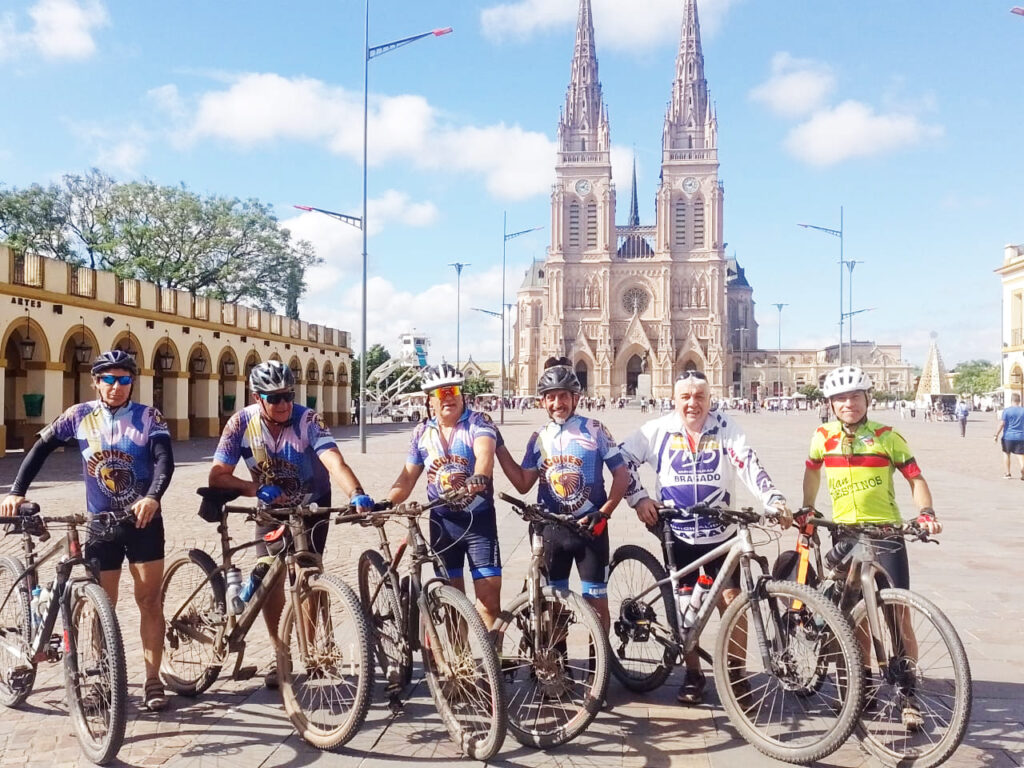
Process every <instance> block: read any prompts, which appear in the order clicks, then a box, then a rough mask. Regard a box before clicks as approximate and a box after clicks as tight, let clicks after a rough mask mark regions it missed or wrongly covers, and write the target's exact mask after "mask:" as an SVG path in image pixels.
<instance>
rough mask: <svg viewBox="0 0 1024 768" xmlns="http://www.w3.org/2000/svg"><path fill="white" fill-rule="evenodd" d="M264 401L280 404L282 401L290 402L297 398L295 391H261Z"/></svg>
mask: <svg viewBox="0 0 1024 768" xmlns="http://www.w3.org/2000/svg"><path fill="white" fill-rule="evenodd" d="M259 394H260V397H261V398H262V399H263V402H265V403H270V404H271V405H278V404H279V403H281V402H285V403H290V402H292V401H293V400H294V399H295V393H294V392H260V393H259Z"/></svg>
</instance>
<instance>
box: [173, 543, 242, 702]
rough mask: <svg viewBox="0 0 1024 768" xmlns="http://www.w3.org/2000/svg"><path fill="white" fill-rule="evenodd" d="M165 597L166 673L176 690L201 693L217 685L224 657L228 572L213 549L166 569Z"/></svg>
mask: <svg viewBox="0 0 1024 768" xmlns="http://www.w3.org/2000/svg"><path fill="white" fill-rule="evenodd" d="M160 598H161V601H162V605H163V612H164V618H165V619H166V622H167V626H166V628H165V629H164V653H163V658H162V659H161V662H160V677H161V678H162V679H163V681H164V684H166V685H167V687H168V688H170V689H171V690H172V691H174V692H175V693H179V694H181V695H183V696H197V695H199V694H200V693H202V692H203V691H205V690H206V689H207V688H209V687H210V686H211V685H213V682H214V680H216V679H217V675H219V674H220V668H221V665H222V664H223V662H224V656H223V649H222V647H221V646H220V639H221V636H222V634H223V632H224V625H225V624H226V623H227V603H226V600H225V598H224V577H223V576H222V575H221V574H219V573H217V566H216V564H215V563H214V562H213V559H212V558H211V557H210V556H209V555H208V554H206V553H205V552H203V551H201V550H192V551H191V552H189V553H188V554H187V555H182V556H181V557H178V558H175V559H174V560H173V561H171V563H170V564H169V565H168V566H167V568H166V569H165V570H164V580H163V584H161V586H160Z"/></svg>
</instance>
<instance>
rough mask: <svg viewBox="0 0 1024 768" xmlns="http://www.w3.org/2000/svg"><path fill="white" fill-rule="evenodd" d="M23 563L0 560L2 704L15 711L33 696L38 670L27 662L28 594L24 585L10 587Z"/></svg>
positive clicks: (0, 681) (29, 624)
mask: <svg viewBox="0 0 1024 768" xmlns="http://www.w3.org/2000/svg"><path fill="white" fill-rule="evenodd" d="M22 570H23V567H22V565H21V563H20V562H19V561H18V560H17V559H15V558H13V557H7V556H4V557H0V599H3V597H4V595H6V594H7V593H8V592H10V597H8V598H7V601H6V602H5V603H3V605H0V704H3V705H4V706H5V707H16V706H18V705H19V704H21V702H23V701H24V700H25V698H26V697H27V696H28V695H29V693H31V692H32V686H33V685H34V684H35V679H36V667H35V664H32V663H30V662H29V661H28V652H29V651H28V645H29V642H30V641H31V639H32V624H31V621H32V620H31V617H30V615H29V598H28V591H27V590H26V589H25V588H24V587H23V586H22V585H24V583H25V582H24V581H23V582H21V585H19V586H18V587H17V588H15V589H14V591H11V587H12V586H14V583H15V582H16V581H17V579H18V575H19V574H20V573H21V572H22Z"/></svg>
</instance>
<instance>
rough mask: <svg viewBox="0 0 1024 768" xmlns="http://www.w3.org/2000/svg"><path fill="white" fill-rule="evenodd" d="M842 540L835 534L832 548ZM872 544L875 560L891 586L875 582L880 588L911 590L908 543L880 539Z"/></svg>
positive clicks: (899, 540) (897, 539)
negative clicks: (890, 587)
mask: <svg viewBox="0 0 1024 768" xmlns="http://www.w3.org/2000/svg"><path fill="white" fill-rule="evenodd" d="M841 538H843V536H842V534H840V533H835V534H833V535H832V546H835V545H836V543H837V542H838V541H839V539H841ZM871 543H872V545H873V546H874V548H875V558H876V559H877V560H878V564H879V565H880V566H882V569H883V570H884V571H885V572H886V574H887V575H888V576H889V582H890V583H889V584H886V583H885V582H884V581H883V580H882V579H881V578H877V579H876V580H875V581H876V582H877V584H878V586H879V588H884V587H888V586H892V587H897V588H899V589H910V561H909V560H908V559H907V542H906V541H904V540H903V539H902V538H892V539H882V538H879V539H871Z"/></svg>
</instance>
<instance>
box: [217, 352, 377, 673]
mask: <svg viewBox="0 0 1024 768" xmlns="http://www.w3.org/2000/svg"><path fill="white" fill-rule="evenodd" d="M249 388H250V389H251V390H252V400H253V402H252V404H251V405H248V406H246V407H245V408H243V409H242V410H240V411H238V412H236V413H235V414H234V415H232V417H231V418H230V419H228V423H227V424H225V425H224V432H223V434H222V435H221V438H220V442H219V443H218V444H217V450H216V451H215V452H214V454H213V466H212V467H211V468H210V478H209V484H210V487H211V488H221V489H224V490H232V491H238V492H239V493H241V495H243V496H255V497H256V498H258V499H259V500H260V501H261V502H263V503H264V504H267V505H269V506H271V507H289V506H295V505H298V504H317V505H319V506H321V507H329V506H331V481H332V480H333V481H334V482H335V484H337V485H338V486H340V488H341V490H342V491H344V493H345V498H346V499H347V500H348V501H349V503H351V504H354V505H355V506H356V507H358V508H359V509H363V510H364V511H365V510H368V509H370V508H372V507H373V500H372V499H371V498H370V497H369V496H367V495H366V493H364V492H363V489H362V487H361V485H360V483H359V480H358V479H357V478H356V476H355V473H353V472H352V469H351V468H350V467H349V466H348V464H346V463H345V459H344V458H343V457H342V455H341V451H339V450H338V445H337V443H336V442H335V441H334V437H333V436H332V435H331V433H330V431H329V430H328V429H327V425H326V424H325V423H324V420H323V418H322V417H321V416H320V414H319V413H317V412H316V411H314V410H312V409H311V408H306V407H304V406H301V405H296V404H295V403H294V400H295V376H294V375H293V374H292V372H291V369H290V368H288V366H286V365H285V364H284V363H282V362H281V361H279V360H268V361H267V362H265V363H260V364H259V365H257V366H256V367H254V368H253V369H252V371H251V372H250V373H249ZM239 460H242V461H244V462H245V465H246V466H247V467H248V469H249V475H250V478H251V479H249V480H246V479H245V478H242V477H236V476H235V467H236V466H237V464H238V462H239ZM305 525H306V527H307V529H308V530H309V544H310V547H311V548H312V549H313V551H315V552H316V553H317V554H319V555H322V554H323V552H324V546H325V544H326V542H327V531H328V529H329V527H330V520H329V516H328V515H316V516H311V517H309V518H307V519H306V521H305ZM272 530H273V528H272V527H269V528H268V527H262V526H257V528H256V534H257V536H258V537H260V539H261V541H260V544H259V545H258V546H257V547H256V551H257V553H258V554H259V555H260V556H264V555H267V554H268V548H267V545H266V544H265V543H264V542H263V541H262V536H263V535H264V534H266V533H268V532H270V531H272ZM283 608H284V584H283V583H280V584H278V588H277V590H276V591H275V592H274V593H272V594H270V595H268V596H267V601H266V602H265V603H264V604H263V618H264V620H265V621H266V623H267V631H268V632H269V634H270V639H271V640H272V641H273V643H274V645H276V644H277V626H278V623H279V621H280V618H281V610H282V609H283ZM264 682H265V683H266V685H267V687H268V688H276V687H277V682H278V680H277V669H276V668H271V669H270V671H269V672H267V674H266V676H265V678H264Z"/></svg>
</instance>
